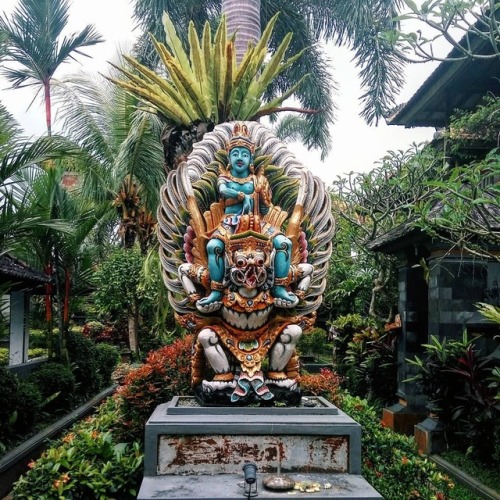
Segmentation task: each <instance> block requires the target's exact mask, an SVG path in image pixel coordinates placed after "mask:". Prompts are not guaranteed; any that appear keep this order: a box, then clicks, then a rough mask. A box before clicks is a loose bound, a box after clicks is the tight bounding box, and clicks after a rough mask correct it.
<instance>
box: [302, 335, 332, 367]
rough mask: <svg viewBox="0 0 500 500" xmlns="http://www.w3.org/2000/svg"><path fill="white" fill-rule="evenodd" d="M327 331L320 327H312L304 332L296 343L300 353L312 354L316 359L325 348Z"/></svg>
mask: <svg viewBox="0 0 500 500" xmlns="http://www.w3.org/2000/svg"><path fill="white" fill-rule="evenodd" d="M327 340H328V339H327V333H326V332H325V330H323V329H322V328H313V329H312V330H311V331H309V332H304V334H303V335H302V336H301V337H300V340H299V343H298V345H297V347H298V349H299V351H300V353H301V354H312V355H313V356H315V358H316V360H317V361H318V360H319V355H320V354H321V353H322V352H323V351H324V350H325V346H326V343H327Z"/></svg>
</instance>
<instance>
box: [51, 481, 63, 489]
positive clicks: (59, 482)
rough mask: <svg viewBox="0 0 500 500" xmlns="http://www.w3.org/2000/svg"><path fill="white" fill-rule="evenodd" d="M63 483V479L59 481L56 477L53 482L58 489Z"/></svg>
mask: <svg viewBox="0 0 500 500" xmlns="http://www.w3.org/2000/svg"><path fill="white" fill-rule="evenodd" d="M60 485H61V481H59V479H56V480H55V481H54V482H53V483H52V486H53V487H54V488H55V489H56V490H58V489H59V486H60Z"/></svg>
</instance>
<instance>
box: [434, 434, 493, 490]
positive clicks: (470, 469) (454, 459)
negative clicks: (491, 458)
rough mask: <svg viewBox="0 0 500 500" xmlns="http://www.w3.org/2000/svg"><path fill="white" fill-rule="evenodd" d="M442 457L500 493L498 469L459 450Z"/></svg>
mask: <svg viewBox="0 0 500 500" xmlns="http://www.w3.org/2000/svg"><path fill="white" fill-rule="evenodd" d="M498 427H499V430H500V425H498ZM441 456H442V457H443V458H444V459H445V460H446V461H448V462H450V463H451V464H453V465H455V466H456V467H458V468H459V469H461V470H463V471H464V472H466V473H467V474H469V475H470V476H472V477H473V478H474V479H476V480H478V481H479V482H480V483H482V484H484V485H486V486H488V487H490V488H491V489H493V490H495V491H500V476H499V475H498V469H494V468H493V469H492V468H487V467H485V466H484V463H482V462H479V461H477V460H474V457H473V456H471V455H470V454H466V453H463V452H461V451H457V450H448V451H445V452H443V453H441ZM499 463H500V462H499Z"/></svg>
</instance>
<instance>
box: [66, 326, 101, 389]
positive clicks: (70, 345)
mask: <svg viewBox="0 0 500 500" xmlns="http://www.w3.org/2000/svg"><path fill="white" fill-rule="evenodd" d="M66 347H67V349H68V357H69V360H70V363H71V367H72V371H73V374H74V376H75V380H76V386H77V389H78V393H79V394H80V395H82V396H90V395H91V394H94V393H95V392H96V391H97V389H98V388H99V387H100V386H101V377H100V374H99V360H98V354H97V349H96V345H95V344H94V342H92V341H91V340H90V339H87V338H85V337H84V336H83V335H82V334H81V333H76V332H72V331H70V332H69V333H68V339H67V345H66Z"/></svg>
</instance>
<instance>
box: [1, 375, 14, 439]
mask: <svg viewBox="0 0 500 500" xmlns="http://www.w3.org/2000/svg"><path fill="white" fill-rule="evenodd" d="M0 387H1V388H2V390H1V391H0V440H2V441H3V440H4V439H5V438H6V437H8V436H9V433H10V431H12V424H13V422H14V421H15V418H16V415H15V412H16V411H17V407H16V397H17V391H18V388H19V380H18V378H17V377H16V376H15V375H13V374H12V373H10V372H9V371H8V370H7V369H6V368H5V367H3V366H0Z"/></svg>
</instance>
